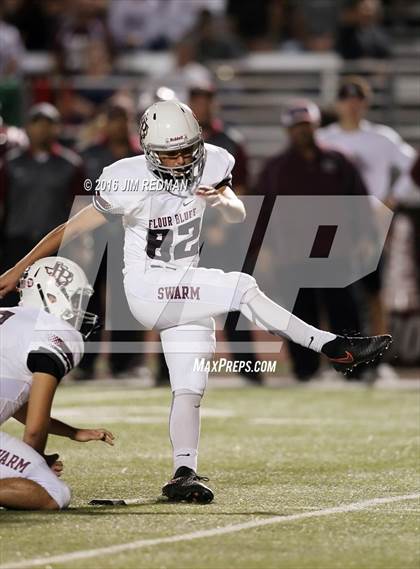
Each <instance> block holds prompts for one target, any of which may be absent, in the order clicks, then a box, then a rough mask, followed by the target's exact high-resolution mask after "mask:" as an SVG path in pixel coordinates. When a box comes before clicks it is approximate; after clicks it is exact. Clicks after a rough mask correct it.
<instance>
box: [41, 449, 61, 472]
mask: <svg viewBox="0 0 420 569" xmlns="http://www.w3.org/2000/svg"><path fill="white" fill-rule="evenodd" d="M44 458H45V462H46V463H47V464H48V466H49V467H50V468H51V470H52V471H53V472H54V474H56V475H57V476H61V475H62V474H63V469H64V464H63V462H62V461H61V460H58V459H59V458H60V457H59V455H58V454H57V453H54V454H44Z"/></svg>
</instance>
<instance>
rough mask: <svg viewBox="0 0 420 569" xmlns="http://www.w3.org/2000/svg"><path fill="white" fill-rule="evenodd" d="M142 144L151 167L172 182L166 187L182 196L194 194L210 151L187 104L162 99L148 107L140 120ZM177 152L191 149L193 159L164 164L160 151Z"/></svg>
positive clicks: (152, 170)
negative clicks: (177, 163) (181, 162)
mask: <svg viewBox="0 0 420 569" xmlns="http://www.w3.org/2000/svg"><path fill="white" fill-rule="evenodd" d="M140 143H141V146H142V148H143V151H144V154H145V157H146V161H147V165H148V168H149V170H150V171H151V172H152V174H153V175H154V176H155V177H156V178H158V179H160V180H162V181H164V182H165V181H166V182H168V183H167V184H165V185H164V187H165V189H167V190H168V191H169V192H170V193H173V194H174V195H177V196H181V197H184V196H185V194H192V193H194V191H195V190H196V189H197V188H198V185H199V183H200V181H201V178H202V175H203V170H204V164H205V160H206V151H205V147H204V141H203V137H202V135H201V128H200V125H199V124H198V121H197V119H196V118H195V116H194V113H193V112H192V110H191V109H190V108H189V107H188V106H187V105H184V104H183V103H180V102H179V101H177V100H170V101H158V102H156V103H154V104H153V105H151V106H150V107H149V108H148V109H146V111H145V112H144V114H143V116H142V118H141V119H140ZM176 151H180V152H181V151H186V152H188V151H190V152H189V153H190V154H191V157H192V159H191V162H190V163H189V164H183V165H181V166H174V167H169V166H164V165H163V164H162V161H161V159H160V157H159V152H176ZM171 188H175V191H172V190H171ZM182 190H183V191H182Z"/></svg>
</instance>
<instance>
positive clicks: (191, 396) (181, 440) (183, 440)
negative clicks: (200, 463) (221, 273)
mask: <svg viewBox="0 0 420 569" xmlns="http://www.w3.org/2000/svg"><path fill="white" fill-rule="evenodd" d="M201 397H202V396H201V395H199V394H198V393H194V392H193V391H187V390H185V391H175V392H174V393H173V394H172V407H171V414H170V417H169V434H170V438H171V443H172V448H173V461H174V473H175V472H176V471H177V469H178V468H179V467H180V466H187V467H188V468H192V469H193V470H194V471H195V472H197V457H198V442H199V440H200V403H201Z"/></svg>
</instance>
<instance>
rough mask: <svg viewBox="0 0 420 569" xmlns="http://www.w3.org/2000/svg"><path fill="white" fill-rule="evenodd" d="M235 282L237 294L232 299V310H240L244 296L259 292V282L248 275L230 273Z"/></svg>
mask: <svg viewBox="0 0 420 569" xmlns="http://www.w3.org/2000/svg"><path fill="white" fill-rule="evenodd" d="M229 275H230V276H231V277H232V279H233V280H234V281H235V286H236V289H235V294H234V297H233V299H232V310H239V309H240V305H241V303H242V302H243V299H244V296H245V295H248V294H250V293H252V291H256V290H259V288H258V284H257V281H256V280H255V279H254V277H252V276H251V275H248V274H247V273H239V272H232V273H229Z"/></svg>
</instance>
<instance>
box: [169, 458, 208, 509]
mask: <svg viewBox="0 0 420 569" xmlns="http://www.w3.org/2000/svg"><path fill="white" fill-rule="evenodd" d="M202 480H204V482H207V481H208V478H205V477H203V476H197V474H196V473H195V472H194V470H192V469H191V468H188V467H187V466H180V467H179V468H178V470H177V471H176V472H175V474H174V477H173V478H172V480H170V481H169V482H168V483H167V484H165V486H164V487H163V488H162V494H163V495H164V496H166V497H167V498H168V499H169V500H171V501H172V502H182V501H186V502H198V503H199V504H209V503H210V502H211V501H212V500H213V498H214V494H213V492H212V491H211V490H210V488H207V486H205V485H204V484H203V483H202V482H201V481H202Z"/></svg>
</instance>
